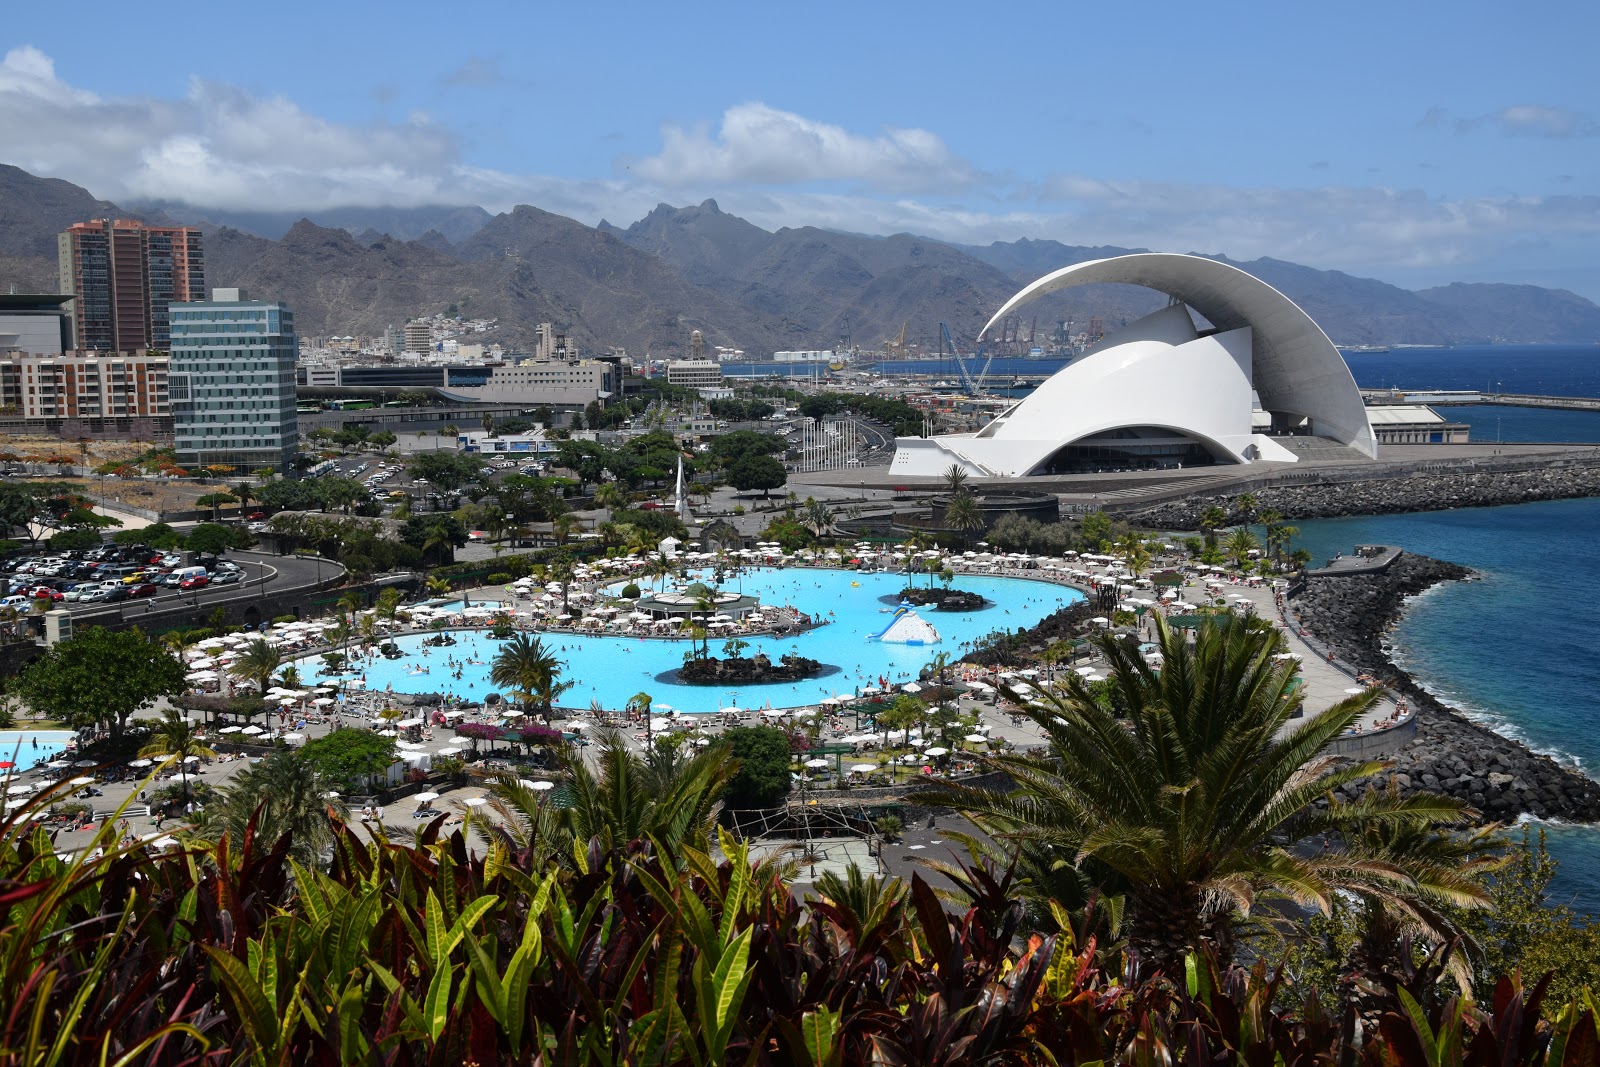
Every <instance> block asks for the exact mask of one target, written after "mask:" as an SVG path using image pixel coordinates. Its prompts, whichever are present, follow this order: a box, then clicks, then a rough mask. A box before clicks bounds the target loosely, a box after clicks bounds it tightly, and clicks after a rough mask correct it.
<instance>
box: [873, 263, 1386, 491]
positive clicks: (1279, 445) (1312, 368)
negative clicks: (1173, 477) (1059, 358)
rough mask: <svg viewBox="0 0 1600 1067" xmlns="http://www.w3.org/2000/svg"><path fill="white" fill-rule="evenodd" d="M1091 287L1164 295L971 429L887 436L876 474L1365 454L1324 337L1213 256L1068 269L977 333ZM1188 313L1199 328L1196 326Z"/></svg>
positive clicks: (1351, 399)
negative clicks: (886, 464) (1311, 446)
mask: <svg viewBox="0 0 1600 1067" xmlns="http://www.w3.org/2000/svg"><path fill="white" fill-rule="evenodd" d="M1098 283H1120V284H1125V285H1139V286H1144V287H1146V288H1149V289H1155V290H1158V291H1159V292H1162V293H1165V294H1167V295H1168V297H1169V298H1171V300H1172V302H1171V303H1169V304H1168V306H1167V307H1165V308H1163V309H1162V310H1160V311H1157V312H1155V313H1154V314H1151V315H1147V316H1145V317H1144V318H1143V319H1140V320H1139V321H1138V322H1135V323H1131V324H1129V325H1128V326H1126V327H1124V328H1123V329H1121V330H1119V331H1118V332H1116V333H1115V334H1113V335H1111V336H1110V337H1107V338H1106V339H1105V340H1103V341H1101V342H1100V343H1099V344H1097V345H1095V346H1094V347H1092V348H1090V349H1089V350H1088V351H1087V352H1085V353H1084V354H1083V355H1082V356H1080V357H1078V358H1077V359H1075V360H1074V361H1073V362H1071V363H1069V364H1068V365H1067V366H1065V367H1063V368H1062V369H1061V370H1060V371H1058V372H1056V373H1055V374H1054V375H1052V376H1051V377H1050V378H1048V379H1047V380H1046V381H1045V382H1044V384H1043V385H1041V386H1040V387H1039V388H1038V389H1037V390H1035V391H1034V392H1033V393H1032V394H1031V395H1030V396H1028V397H1027V398H1026V399H1024V400H1021V401H1019V402H1018V403H1016V404H1015V405H1013V406H1012V407H1010V408H1008V409H1007V410H1006V411H1005V412H1004V413H1003V414H1001V415H1000V416H999V417H998V418H996V419H995V420H994V421H992V422H990V423H989V424H988V425H986V426H984V427H983V429H981V430H979V431H977V432H976V433H970V434H947V435H943V436H938V437H929V438H916V437H910V438H901V439H899V440H898V441H897V442H896V448H895V456H894V461H893V463H892V465H891V468H890V469H891V470H892V471H893V472H894V473H895V474H900V475H927V476H938V475H940V474H943V473H944V472H945V471H946V470H948V469H949V468H950V467H952V466H955V467H959V468H960V469H962V470H964V471H966V472H967V473H968V474H969V475H972V476H976V477H989V478H1015V477H1021V476H1025V475H1037V474H1054V473H1067V472H1075V471H1096V470H1127V469H1133V468H1161V467H1177V466H1193V465H1201V464H1211V463H1252V462H1257V461H1261V460H1274V461H1279V462H1294V461H1296V460H1297V459H1298V454H1297V452H1296V451H1295V448H1294V444H1295V442H1294V440H1293V439H1294V438H1297V437H1298V438H1307V437H1316V438H1324V439H1327V440H1331V441H1333V442H1336V443H1338V444H1341V445H1344V446H1347V447H1348V448H1349V449H1350V450H1351V452H1352V458H1355V456H1356V455H1364V456H1367V457H1376V455H1377V439H1376V437H1375V436H1374V434H1373V428H1372V425H1371V424H1370V422H1369V421H1368V417H1367V408H1366V405H1365V404H1364V403H1363V401H1362V397H1361V393H1360V391H1359V390H1358V389H1357V388H1356V384H1355V380H1354V379H1353V378H1352V377H1351V376H1350V370H1349V368H1348V367H1347V366H1346V365H1345V362H1344V359H1343V357H1341V356H1340V355H1339V351H1338V349H1336V348H1334V346H1333V343H1332V342H1331V341H1329V340H1328V337H1327V335H1326V334H1324V333H1323V332H1322V330H1321V329H1319V328H1318V326H1317V324H1316V323H1315V322H1313V321H1312V320H1311V317H1310V316H1309V315H1307V314H1306V313H1305V312H1304V311H1302V310H1301V309H1300V308H1299V307H1298V306H1296V305H1295V303H1294V302H1293V301H1291V300H1290V299H1289V298H1288V297H1286V296H1284V295H1283V294H1282V293H1280V292H1278V291H1277V290H1276V289H1274V288H1273V287H1272V286H1270V285H1268V284H1267V283H1266V282H1263V281H1261V280H1260V279H1258V278H1255V277H1253V276H1252V275H1250V274H1247V273H1245V272H1244V271H1242V270H1239V269H1238V268H1237V267H1231V266H1229V265H1227V264H1225V263H1220V262H1217V261H1216V260H1211V259H1205V258H1203V257H1200V256H1186V255H1175V254H1170V253H1153V252H1152V253H1137V254H1134V255H1127V256H1117V257H1114V258H1111V259H1101V260H1092V261H1090V262H1086V263H1078V264H1074V265H1073V266H1070V267H1065V268H1063V269H1061V270H1058V271H1055V272H1053V273H1051V274H1047V275H1045V276H1044V277H1043V278H1040V279H1039V280H1038V281H1036V282H1034V283H1033V284H1032V285H1029V286H1027V287H1026V288H1024V289H1023V290H1022V291H1021V292H1019V293H1017V294H1016V295H1015V296H1013V297H1012V298H1011V299H1010V300H1009V301H1007V302H1006V304H1005V306H1004V307H1002V308H1001V309H1000V310H999V311H997V312H996V313H995V315H994V317H993V318H992V319H990V321H989V324H988V326H986V327H985V328H984V332H985V333H987V332H988V330H989V329H990V328H992V327H993V326H994V325H995V323H997V322H1001V321H1003V320H1004V319H1005V317H1006V316H1008V315H1011V314H1013V313H1015V312H1016V311H1017V309H1018V308H1020V307H1022V306H1023V305H1025V304H1027V303H1029V302H1031V301H1033V300H1035V299H1037V298H1039V297H1041V296H1044V295H1046V294H1049V293H1053V292H1057V291H1059V290H1061V289H1065V288H1068V287H1072V286H1078V285H1090V284H1098ZM1191 307H1192V308H1193V309H1194V311H1196V312H1198V313H1199V314H1200V315H1202V316H1203V317H1204V318H1205V320H1206V322H1208V323H1209V324H1210V326H1209V327H1208V328H1207V329H1205V330H1203V331H1202V330H1200V329H1199V328H1197V327H1196V325H1195V320H1194V318H1193V317H1192V316H1191V314H1190V310H1189V309H1190V308H1191ZM1257 401H1259V409H1258V405H1257ZM1258 410H1259V411H1260V413H1261V416H1262V417H1261V418H1260V422H1259V424H1258V422H1257V418H1258V416H1257V411H1258Z"/></svg>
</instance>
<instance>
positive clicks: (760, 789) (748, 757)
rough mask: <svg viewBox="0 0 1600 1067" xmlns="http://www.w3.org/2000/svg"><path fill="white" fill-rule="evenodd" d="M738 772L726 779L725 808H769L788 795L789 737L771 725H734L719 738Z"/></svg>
mask: <svg viewBox="0 0 1600 1067" xmlns="http://www.w3.org/2000/svg"><path fill="white" fill-rule="evenodd" d="M722 740H723V742H724V743H725V744H727V746H728V750H729V752H731V753H732V755H733V756H734V758H736V759H737V760H738V761H739V769H738V771H736V772H735V773H734V775H733V777H732V778H730V779H729V780H728V788H727V790H726V791H725V792H724V793H723V797H722V799H723V802H724V803H725V804H726V805H727V806H728V807H729V808H735V809H750V808H771V807H775V806H777V805H778V804H780V803H782V802H783V798H784V797H786V796H788V795H789V735H788V734H785V733H784V732H783V731H782V730H779V729H778V728H776V727H773V726H735V727H732V728H731V729H729V730H727V731H726V732H724V733H723V735H722Z"/></svg>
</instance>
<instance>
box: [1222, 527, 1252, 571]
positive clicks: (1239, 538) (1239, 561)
mask: <svg viewBox="0 0 1600 1067" xmlns="http://www.w3.org/2000/svg"><path fill="white" fill-rule="evenodd" d="M1260 547H1261V542H1260V541H1257V540H1256V535H1255V534H1253V533H1251V532H1250V531H1249V530H1248V529H1246V528H1245V527H1243V526H1241V527H1239V528H1238V529H1237V530H1235V531H1233V532H1232V533H1231V534H1229V535H1228V539H1227V540H1226V541H1224V542H1223V544H1222V550H1223V551H1224V552H1226V553H1227V554H1228V557H1229V558H1230V559H1232V560H1233V564H1234V566H1236V567H1243V566H1244V562H1245V559H1246V558H1248V557H1249V555H1250V553H1251V552H1254V551H1255V550H1256V549H1258V548H1260Z"/></svg>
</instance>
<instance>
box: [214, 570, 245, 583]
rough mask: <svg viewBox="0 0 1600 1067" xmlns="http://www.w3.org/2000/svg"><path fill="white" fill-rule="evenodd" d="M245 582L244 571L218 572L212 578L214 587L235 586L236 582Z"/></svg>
mask: <svg viewBox="0 0 1600 1067" xmlns="http://www.w3.org/2000/svg"><path fill="white" fill-rule="evenodd" d="M242 581H244V573H243V572H242V571H218V572H217V573H216V574H213V575H212V576H211V584H212V585H233V584H234V583H235V582H242Z"/></svg>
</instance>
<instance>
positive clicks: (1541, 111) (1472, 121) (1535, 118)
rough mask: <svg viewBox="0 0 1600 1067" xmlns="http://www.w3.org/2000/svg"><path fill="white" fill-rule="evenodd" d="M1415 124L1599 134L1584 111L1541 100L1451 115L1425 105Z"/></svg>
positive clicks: (1554, 135)
mask: <svg viewBox="0 0 1600 1067" xmlns="http://www.w3.org/2000/svg"><path fill="white" fill-rule="evenodd" d="M1418 125H1419V126H1423V127H1433V128H1438V127H1442V126H1448V127H1450V128H1452V129H1454V130H1455V131H1456V132H1457V133H1476V132H1477V131H1479V130H1491V131H1494V132H1496V133H1499V134H1502V135H1504V136H1507V137H1547V138H1551V139H1553V140H1566V139H1568V138H1571V137H1597V136H1600V121H1596V120H1595V117H1594V116H1593V115H1591V114H1589V113H1588V112H1586V111H1574V110H1572V109H1571V108H1565V107H1550V106H1548V105H1545V104H1513V105H1512V106H1510V107H1503V108H1501V109H1500V110H1499V111H1491V112H1490V113H1489V114H1487V115H1474V116H1471V117H1469V118H1457V119H1452V118H1451V117H1450V113H1449V112H1448V111H1446V110H1445V109H1444V108H1441V107H1432V108H1429V109H1428V111H1427V113H1426V114H1424V115H1423V116H1422V120H1421V121H1420V122H1419V123H1418Z"/></svg>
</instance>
